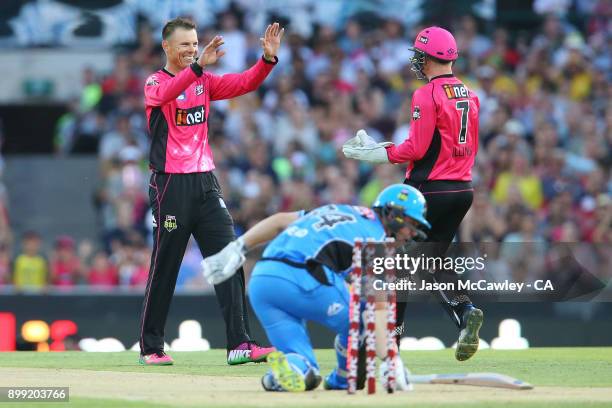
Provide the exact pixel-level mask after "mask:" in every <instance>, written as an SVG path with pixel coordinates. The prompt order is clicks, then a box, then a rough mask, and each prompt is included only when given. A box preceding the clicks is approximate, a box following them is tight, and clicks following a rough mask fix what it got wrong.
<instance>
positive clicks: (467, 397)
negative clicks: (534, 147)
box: [0, 349, 612, 408]
mask: <svg viewBox="0 0 612 408" xmlns="http://www.w3.org/2000/svg"><path fill="white" fill-rule="evenodd" d="M564 350H572V349H564ZM212 353H214V352H212ZM427 353H430V354H427ZM498 353H502V352H495V353H493V352H491V353H482V355H481V356H480V357H481V359H480V360H481V362H480V363H478V365H475V364H474V363H470V364H473V365H475V366H474V367H472V368H473V369H468V370H456V367H464V368H467V367H469V365H457V364H455V362H453V361H452V360H450V361H449V360H448V357H449V355H447V354H450V353H448V352H445V353H440V352H433V353H432V352H424V353H420V354H412V353H408V354H403V357H404V360H405V361H410V360H413V362H414V364H413V365H414V366H416V368H417V369H416V370H415V371H416V372H418V373H424V372H427V371H429V372H452V371H455V372H457V371H465V372H467V371H497V372H504V371H505V373H506V374H511V375H514V376H516V377H519V378H521V379H523V380H525V381H528V382H531V383H533V384H534V385H535V389H533V390H524V391H519V390H505V389H497V388H484V387H470V386H458V385H416V386H415V390H414V391H413V392H408V393H406V392H404V393H395V394H393V395H388V394H385V393H383V392H381V391H382V390H381V389H379V393H377V394H376V395H373V396H369V395H366V394H365V393H364V392H359V393H358V395H354V396H349V395H347V393H346V392H345V391H333V392H332V391H324V390H323V389H322V387H320V388H319V389H318V390H316V391H313V392H307V393H300V394H290V393H271V392H264V391H263V390H262V388H261V385H260V376H261V374H262V373H263V372H264V371H265V369H266V368H265V366H264V365H252V364H251V365H245V366H241V367H228V366H226V365H225V364H224V363H222V361H217V360H218V359H219V358H218V357H222V356H221V355H220V356H217V355H216V354H209V353H202V354H196V353H193V354H191V353H189V354H187V353H185V355H183V356H182V355H181V354H180V353H177V354H178V356H177V357H178V358H176V359H177V365H175V366H173V367H139V366H137V365H136V364H134V361H135V360H136V358H135V357H136V355H135V354H134V353H129V354H127V353H110V354H113V355H108V356H105V355H104V353H94V354H90V353H75V354H71V353H47V354H45V356H44V357H43V356H41V355H40V354H36V353H32V354H29V355H24V354H20V353H15V354H14V355H15V357H14V358H11V354H12V353H7V354H4V355H3V356H0V386H8V385H18V386H22V387H25V386H45V387H52V386H56V387H60V386H61V387H66V386H68V387H70V401H71V402H70V403H69V404H65V403H64V404H61V406H69V407H88V408H89V407H126V408H132V407H133V408H135V407H150V406H154V407H175V406H198V407H241V408H242V407H287V408H295V407H317V408H319V407H343V406H364V407H365V406H369V407H375V408H379V407H410V406H414V407H419V408H422V407H443V406H452V407H453V408H456V407H470V408H474V407H492V406H503V407H518V406H520V407H542V406H547V407H559V406H564V407H583V406H590V407H592V406H597V407H612V376H611V377H608V376H607V374H612V368H610V367H612V365H611V364H610V363H611V361H610V359H609V356H610V354H611V353H610V349H598V350H590V351H589V352H588V353H582V354H580V355H577V356H575V357H574V358H573V360H574V361H575V364H572V365H570V364H567V363H569V362H570V360H572V358H570V357H569V356H568V354H567V352H564V353H560V354H558V353H553V352H544V353H543V352H541V351H540V352H534V351H531V350H530V351H526V354H523V355H522V356H521V354H519V353H516V352H512V353H510V355H508V354H498ZM514 353H516V354H514ZM218 354H222V353H218ZM318 354H320V357H321V360H324V361H325V365H331V364H330V363H331V362H332V361H333V353H332V352H331V350H329V351H327V350H324V351H320V352H319V353H318ZM513 354H514V356H515V357H517V361H519V362H520V365H521V366H522V367H521V368H520V369H518V370H520V371H522V372H523V374H520V373H517V372H512V371H510V372H508V364H505V363H504V364H499V363H500V361H498V360H497V358H498V356H503V357H502V359H501V361H503V360H505V359H507V358H508V357H511V356H512V355H513ZM542 354H544V355H542ZM553 354H558V355H560V356H565V359H566V360H567V361H561V362H560V361H557V362H555V361H554V359H553V358H552V355H553ZM593 355H597V358H596V357H594V356H593ZM39 356H40V357H39ZM428 356H431V357H428ZM589 356H593V357H589ZM6 357H8V358H6ZM539 359H542V363H544V362H545V360H544V359H549V360H548V364H547V367H546V366H545V365H542V366H540V364H539V363H538V360H539ZM563 359H564V358H563V357H560V358H559V359H558V360H563ZM32 360H34V362H31V361H32ZM181 360H183V361H181ZM198 360H199V361H198ZM202 360H207V362H205V363H204V362H203V361H202ZM211 360H213V361H212V362H211ZM327 360H329V361H327ZM486 360H488V362H487V363H485V361H486ZM528 360H531V361H533V362H534V366H533V367H531V369H530V368H529V367H527V366H526V361H528ZM585 360H586V363H584V362H585ZM88 361H89V363H87V362H88ZM103 361H104V362H103ZM190 361H193V363H191V364H190V363H189V362H190ZM421 361H422V362H421ZM427 361H429V362H430V363H429V364H427V363H426V362H427ZM578 361H581V362H582V363H578ZM36 363H38V364H36ZM62 363H63V364H62ZM91 363H95V364H94V365H97V366H98V367H99V369H96V368H95V367H92V364H91ZM124 363H129V364H124ZM181 363H182V364H181ZM555 363H560V364H558V366H557V364H555ZM583 363H584V364H583ZM440 364H442V365H446V366H450V367H451V368H452V367H454V368H455V369H454V370H453V369H448V367H447V369H446V370H444V369H442V368H441V367H440V366H439V365H440ZM424 366H425V368H426V370H427V371H424V370H423V367H424ZM43 367H44V368H43ZM58 367H65V368H58ZM504 368H506V370H504ZM325 369H327V367H325ZM515 370H517V369H515ZM589 376H591V379H590V380H589V378H585V377H589ZM606 377H607V378H608V379H607V380H606V379H605V378H606ZM591 384H593V386H591ZM44 405H45V406H47V405H46V404H44ZM58 405H60V404H52V405H49V406H58ZM7 406H11V405H10V404H5V403H0V408H5V407H7ZM12 406H14V407H17V408H25V407H27V406H41V405H40V404H27V403H25V404H24V403H18V404H13V405H12Z"/></svg>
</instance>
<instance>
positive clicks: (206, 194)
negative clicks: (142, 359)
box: [140, 172, 250, 354]
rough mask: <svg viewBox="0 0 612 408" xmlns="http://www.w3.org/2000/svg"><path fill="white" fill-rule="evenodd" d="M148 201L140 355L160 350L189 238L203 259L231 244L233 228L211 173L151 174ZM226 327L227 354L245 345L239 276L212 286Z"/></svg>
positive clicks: (241, 276) (245, 317) (244, 313)
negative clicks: (151, 222)
mask: <svg viewBox="0 0 612 408" xmlns="http://www.w3.org/2000/svg"><path fill="white" fill-rule="evenodd" d="M149 200H150V202H151V209H152V211H153V218H154V219H155V223H156V226H155V227H154V229H153V240H154V243H153V253H152V255H151V267H150V269H149V278H148V280H147V286H146V289H145V296H144V302H143V306H142V315H141V322H140V352H141V353H142V354H151V353H155V352H161V351H163V348H164V327H165V325H166V318H167V316H168V309H169V308H170V302H171V300H172V295H173V294H174V288H175V286H176V279H177V277H178V271H179V268H180V266H181V262H182V260H183V256H184V255H185V249H186V248H187V243H188V242H189V238H190V237H191V235H192V234H193V236H194V238H195V240H196V241H197V243H198V246H199V247H200V251H201V252H202V256H204V257H206V256H209V255H212V254H214V253H216V252H218V251H220V250H221V249H222V248H223V247H224V246H225V245H226V244H227V243H229V242H230V241H232V240H234V239H235V238H236V237H235V234H234V223H233V220H232V217H231V216H230V213H229V211H228V210H227V208H226V207H225V203H224V202H223V198H222V196H221V188H220V186H219V182H218V181H217V178H216V177H215V176H214V174H213V173H212V172H206V173H191V174H166V173H153V175H152V176H151V182H150V184H149ZM215 294H216V295H217V301H218V302H219V305H220V307H221V312H222V313H223V319H224V320H225V325H226V337H227V347H228V349H230V348H233V347H235V346H237V345H238V344H240V343H242V342H245V341H248V340H250V338H249V321H248V315H247V313H248V312H247V306H246V298H245V282H244V271H243V270H242V269H240V270H239V271H238V272H237V273H236V274H235V275H234V276H233V277H232V278H231V279H229V280H227V281H225V282H223V283H221V284H219V285H216V286H215Z"/></svg>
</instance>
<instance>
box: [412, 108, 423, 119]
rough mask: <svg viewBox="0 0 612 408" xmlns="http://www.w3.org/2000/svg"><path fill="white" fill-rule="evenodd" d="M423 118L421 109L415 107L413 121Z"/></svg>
mask: <svg viewBox="0 0 612 408" xmlns="http://www.w3.org/2000/svg"><path fill="white" fill-rule="evenodd" d="M420 118H421V108H419V107H418V106H415V107H414V109H413V110H412V120H417V119H420Z"/></svg>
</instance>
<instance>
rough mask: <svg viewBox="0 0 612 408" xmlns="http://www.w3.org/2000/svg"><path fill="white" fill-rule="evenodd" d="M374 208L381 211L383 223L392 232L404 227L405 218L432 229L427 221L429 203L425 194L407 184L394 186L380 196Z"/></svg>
mask: <svg viewBox="0 0 612 408" xmlns="http://www.w3.org/2000/svg"><path fill="white" fill-rule="evenodd" d="M372 208H374V209H379V211H380V213H381V215H382V219H383V223H384V224H385V226H386V227H387V228H389V229H390V230H391V232H397V231H399V230H400V229H401V228H402V227H404V222H405V220H404V217H410V218H412V219H413V220H415V221H416V222H418V223H419V226H421V227H425V228H427V229H430V228H431V225H430V224H429V222H428V221H427V220H426V219H425V217H426V216H427V202H426V201H425V197H423V194H421V192H420V191H419V190H417V189H416V188H414V187H412V186H409V185H406V184H392V185H390V186H389V187H387V188H385V189H384V190H383V191H381V192H380V194H378V197H376V200H375V201H374V204H373V205H372Z"/></svg>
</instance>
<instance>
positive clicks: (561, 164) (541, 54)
mask: <svg viewBox="0 0 612 408" xmlns="http://www.w3.org/2000/svg"><path fill="white" fill-rule="evenodd" d="M536 3H543V2H536ZM566 3H567V2H566ZM240 4H242V3H240ZM540 6H541V4H540ZM591 7H592V9H591V12H590V14H589V15H587V16H586V17H585V18H584V19H583V21H580V22H578V23H576V22H572V23H570V22H569V21H568V19H565V18H563V16H560V15H558V14H542V15H541V23H540V24H539V25H537V26H534V27H533V30H532V32H522V31H516V30H509V29H506V28H504V27H503V26H501V25H490V24H489V25H486V27H480V25H479V23H480V21H479V20H478V19H476V18H474V17H473V16H471V15H465V16H463V17H461V18H457V19H456V20H455V22H454V24H453V25H451V26H448V27H447V28H448V29H450V30H451V31H452V32H453V33H454V34H455V36H456V39H457V42H458V47H459V50H460V59H459V60H458V61H457V62H456V64H455V65H454V67H453V70H454V72H455V74H456V76H458V77H459V78H461V79H462V80H463V81H464V82H465V83H466V85H467V86H468V87H469V88H470V89H472V90H473V91H474V92H476V93H477V95H478V96H479V98H480V106H481V112H480V148H479V151H478V155H477V157H476V166H475V169H474V172H473V179H474V186H475V190H476V193H475V198H474V203H473V206H472V209H471V210H470V211H469V213H468V214H467V216H466V218H465V220H464V222H463V223H462V226H461V229H460V232H459V234H458V239H459V240H461V241H467V242H541V243H544V244H550V243H555V242H588V243H593V244H604V245H603V247H601V246H600V247H599V248H604V249H605V248H606V247H609V246H610V243H612V199H611V192H612V178H611V173H610V165H611V161H612V105H611V104H610V103H609V101H610V100H611V99H612V82H611V81H610V80H611V77H612V59H611V55H610V52H611V51H610V50H611V49H612V47H611V45H612V25H611V23H610V21H612V20H611V19H610V15H611V13H612V10H611V9H612V7H611V6H610V2H607V1H605V0H600V1H592V2H591ZM544 11H546V10H544ZM246 15H248V13H243V12H241V9H240V8H239V7H236V6H233V7H232V8H231V9H227V10H225V11H222V12H221V13H220V14H219V15H218V16H217V18H216V19H215V21H216V22H217V26H214V25H208V26H201V27H200V32H199V38H200V43H201V44H205V43H207V42H208V41H209V40H210V38H211V37H212V36H213V35H214V34H216V33H219V34H221V35H223V36H224V38H225V45H224V49H225V50H226V51H227V55H226V56H225V57H224V58H223V59H222V60H221V63H220V64H219V65H218V66H217V67H214V70H215V71H216V72H218V73H225V72H237V71H241V70H244V69H246V68H247V67H248V66H250V65H251V64H252V63H253V62H254V61H255V60H256V59H257V58H259V57H260V54H261V50H260V48H259V41H258V37H259V34H260V33H258V32H252V31H251V30H249V29H248V28H247V27H248V26H249V22H248V21H246V17H245V16H246ZM361 17H363V15H362V16H361ZM366 17H367V15H366ZM370 21H376V24H372V23H368V22H370ZM426 23H431V22H429V21H423V22H421V23H419V24H407V23H406V22H404V21H400V20H397V19H393V18H388V17H387V18H376V19H368V18H358V17H355V18H351V19H348V20H347V21H346V23H345V24H343V25H342V26H340V27H333V26H328V25H318V24H314V25H312V26H311V27H309V29H308V30H304V29H303V27H302V29H301V30H292V25H291V24H289V25H288V26H287V30H286V36H285V39H284V44H283V47H282V51H281V53H280V55H279V61H280V62H279V64H278V66H277V67H276V68H275V69H274V71H273V74H272V75H271V76H270V77H269V79H268V80H267V81H266V82H265V83H264V85H263V86H262V87H261V88H260V89H259V90H258V91H256V92H253V93H250V94H248V95H245V96H243V97H240V98H237V99H234V100H230V101H226V102H215V103H213V104H212V111H211V112H210V116H209V143H210V145H211V146H212V148H213V152H214V159H215V164H216V167H217V168H216V175H217V177H218V178H219V180H220V183H221V185H222V188H223V192H224V196H225V201H226V202H227V205H228V208H229V209H230V212H231V214H232V216H233V217H234V221H235V224H236V228H237V233H238V234H241V233H242V232H244V231H245V230H246V229H247V228H249V227H250V226H252V225H253V224H254V223H256V222H257V221H259V220H261V219H262V218H264V217H266V216H267V215H270V214H272V213H274V212H277V211H293V210H298V209H304V208H313V207H316V206H318V205H322V204H324V203H329V202H336V203H352V204H361V205H370V204H371V203H372V202H373V200H374V197H375V196H376V194H377V193H378V192H379V191H380V190H381V189H382V188H383V187H384V186H386V185H388V184H391V183H396V182H401V181H402V180H403V179H404V177H403V174H404V171H405V168H404V166H393V165H380V166H377V167H372V166H369V165H366V164H363V163H358V162H356V161H352V160H348V159H345V158H344V157H343V156H342V153H341V151H340V149H339V148H340V147H341V145H342V143H343V142H344V141H346V140H347V139H348V138H350V137H352V136H353V135H354V133H355V131H356V130H358V129H360V128H365V129H367V131H368V133H369V134H370V135H372V136H373V137H374V138H376V139H377V140H379V141H383V140H388V141H394V142H396V143H401V142H402V141H403V140H404V139H405V138H406V136H407V135H408V129H409V126H410V118H411V117H410V112H409V111H410V98H411V96H412V93H413V91H414V90H415V89H416V88H417V87H419V86H420V85H422V82H419V81H417V80H416V79H415V77H414V74H413V73H412V72H411V71H410V66H409V63H408V62H409V57H410V52H408V47H409V46H411V43H412V41H413V38H414V36H415V34H416V33H417V32H418V31H419V29H420V28H422V27H423V26H424V24H426ZM157 25H158V22H151V23H150V24H147V23H146V22H144V23H143V24H141V25H140V28H139V34H138V38H139V41H138V44H137V45H135V46H134V47H133V48H131V49H129V50H122V51H121V52H119V53H118V54H117V57H116V63H115V68H114V69H113V71H111V72H97V71H95V69H91V68H88V69H86V70H85V71H84V72H83V78H82V81H83V93H82V95H81V96H80V98H78V99H75V100H74V101H73V102H72V104H71V110H70V112H69V114H67V115H66V116H65V117H64V118H62V121H61V122H60V123H59V124H58V130H57V139H56V147H57V151H58V152H61V153H66V154H69V153H71V152H75V151H79V149H85V150H87V149H90V148H91V146H94V148H93V150H95V151H96V152H97V154H98V157H99V161H100V172H101V174H102V176H103V177H102V184H101V185H100V186H99V189H98V193H97V195H96V197H95V205H96V208H97V211H98V214H99V216H100V220H101V226H102V230H103V231H102V234H101V239H100V243H99V244H98V243H96V244H95V245H93V247H95V248H98V249H96V250H93V248H92V249H91V250H90V251H89V253H86V254H80V253H79V248H80V245H77V244H76V243H75V242H74V241H72V240H71V239H70V238H69V237H59V238H58V239H57V240H56V242H55V245H54V247H53V251H52V254H51V255H50V256H49V258H48V260H46V258H44V257H43V256H42V255H41V254H40V251H39V247H40V240H39V238H38V235H37V234H36V233H35V232H29V233H27V234H26V235H24V236H23V237H20V238H21V240H22V245H21V247H22V252H21V253H18V254H17V255H18V256H17V257H16V258H15V260H14V262H13V265H14V266H13V268H14V270H13V281H14V283H15V284H16V285H18V284H19V280H18V279H19V276H21V275H20V273H19V272H20V268H25V267H26V266H24V265H26V264H27V265H30V267H36V268H37V269H38V270H39V275H40V276H39V277H37V278H36V279H37V280H38V279H40V282H41V283H42V284H45V283H52V284H55V285H60V286H61V285H73V284H79V283H86V284H91V285H108V286H116V285H120V286H138V285H144V284H145V283H146V276H147V272H148V264H149V257H150V246H151V225H152V222H151V215H150V211H149V208H148V181H149V170H148V167H147V158H148V144H149V141H148V138H147V132H146V122H145V116H144V111H143V94H142V90H143V84H144V79H145V78H146V77H147V76H148V75H149V74H150V73H151V72H154V71H156V70H158V69H160V68H161V67H163V65H164V59H163V53H162V52H161V48H160V45H159V40H158V31H159V28H158V27H157ZM487 27H488V28H487ZM491 27H494V28H491ZM1 215H2V214H1V213H0V227H1V224H2V222H1V219H2V216H1ZM1 231H2V228H0V232H1ZM5 251H6V249H5V247H4V246H3V247H0V282H3V281H4V283H8V282H9V280H10V278H9V274H8V273H7V269H6V268H8V266H7V263H8V262H9V260H10V257H9V256H8V255H7V254H6V253H5ZM539 254H541V255H542V256H545V254H546V251H544V252H541V253H539ZM608 255H609V254H608ZM538 256H539V255H538ZM199 259H200V258H199V253H198V250H197V246H195V245H193V244H190V246H189V248H188V250H187V253H186V256H185V260H184V263H183V267H182V269H181V273H180V278H179V283H178V286H179V287H184V286H190V285H191V286H195V287H204V286H205V283H204V282H203V280H202V278H201V277H200V276H199V273H198V263H199ZM608 259H609V256H608ZM509 270H512V268H509ZM43 271H44V273H43ZM43 276H44V278H43Z"/></svg>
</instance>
